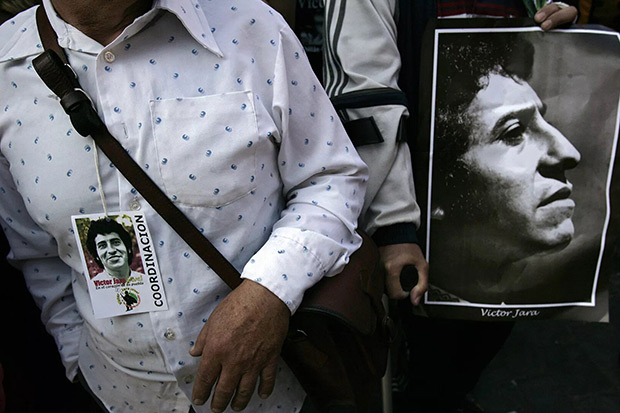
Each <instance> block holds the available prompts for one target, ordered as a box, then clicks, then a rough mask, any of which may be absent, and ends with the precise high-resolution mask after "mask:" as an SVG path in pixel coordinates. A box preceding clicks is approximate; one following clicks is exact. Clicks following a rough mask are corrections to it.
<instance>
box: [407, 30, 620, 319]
mask: <svg viewBox="0 0 620 413" xmlns="http://www.w3.org/2000/svg"><path fill="white" fill-rule="evenodd" d="M446 24H447V23H446ZM459 24H462V23H459ZM468 24H472V23H468ZM495 24H497V23H495ZM502 24H505V23H502ZM431 37H432V38H431ZM428 39H430V40H431V41H432V46H431V47H428V49H427V52H428V53H427V57H431V58H432V60H431V61H428V60H427V61H423V66H424V65H425V64H426V66H427V67H432V68H433V70H432V73H427V75H428V76H427V77H426V81H425V80H424V78H423V81H422V83H421V87H422V93H423V96H424V99H426V102H427V104H430V106H427V107H426V109H425V110H422V116H421V124H424V125H426V126H424V127H423V133H422V134H421V135H420V136H419V137H418V139H419V140H421V142H417V146H418V150H419V149H420V146H424V145H427V147H426V149H427V151H428V152H426V153H427V154H428V157H427V162H425V164H424V166H423V169H425V172H426V174H425V177H424V179H426V182H425V183H426V188H424V189H426V191H424V189H423V190H422V191H424V192H425V194H424V196H423V197H422V198H423V199H424V201H423V202H426V205H425V208H423V209H425V215H426V216H425V225H424V232H425V236H426V239H425V244H426V245H425V249H426V255H427V259H428V262H429V265H430V275H429V276H430V284H431V287H430V289H429V291H428V293H427V294H426V296H425V299H424V309H425V310H426V312H427V313H428V314H430V315H433V316H441V317H455V318H469V319H481V320H489V321H491V320H493V321H497V320H517V319H536V318H573V319H581V320H591V321H606V317H607V306H608V291H607V288H608V284H609V278H610V276H611V275H612V274H615V273H618V272H619V271H620V270H619V268H620V264H619V261H618V256H617V254H618V252H617V249H618V248H620V247H619V232H620V231H619V229H620V228H619V227H620V225H619V224H620V211H619V208H620V196H619V192H620V191H619V189H618V187H619V186H620V182H619V181H620V179H619V178H620V176H618V175H619V173H618V168H617V167H614V166H615V164H616V163H617V156H618V155H617V152H618V146H617V145H618V127H619V112H618V103H619V99H620V40H619V37H618V33H616V32H609V31H598V30H591V29H571V30H556V31H552V32H543V31H542V30H540V29H539V28H536V27H519V28H517V27H508V28H507V27H493V28H481V27H465V28H463V27H461V28H454V27H452V28H436V29H435V30H434V35H433V36H430V37H429V38H427V40H428ZM425 116H426V118H425ZM424 128H427V130H426V133H424ZM416 167H417V169H418V170H420V165H416ZM417 178H418V183H419V177H417ZM418 187H419V185H418ZM614 254H616V255H614Z"/></svg>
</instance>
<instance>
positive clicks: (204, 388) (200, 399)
mask: <svg viewBox="0 0 620 413" xmlns="http://www.w3.org/2000/svg"><path fill="white" fill-rule="evenodd" d="M203 360H204V358H203ZM220 371H221V366H219V365H215V366H210V365H207V363H205V362H204V361H201V362H200V367H199V368H198V372H197V373H196V381H195V382H194V388H193V390H192V400H193V403H194V404H196V405H198V406H200V405H203V404H205V402H206V401H207V399H208V398H209V395H210V394H211V389H212V388H213V386H214V385H215V383H216V382H217V377H218V376H219V374H220Z"/></svg>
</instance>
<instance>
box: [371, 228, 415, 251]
mask: <svg viewBox="0 0 620 413" xmlns="http://www.w3.org/2000/svg"><path fill="white" fill-rule="evenodd" d="M372 239H373V240H374V241H375V243H376V244H377V245H378V246H379V247H383V246H386V245H392V244H418V234H417V233H416V227H415V224H413V223H410V222H407V223H399V224H393V225H388V226H387V227H381V228H378V229H377V230H376V231H375V233H374V234H373V235H372Z"/></svg>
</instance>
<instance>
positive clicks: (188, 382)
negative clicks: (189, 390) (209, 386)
mask: <svg viewBox="0 0 620 413" xmlns="http://www.w3.org/2000/svg"><path fill="white" fill-rule="evenodd" d="M183 381H184V382H185V384H190V383H191V382H193V381H194V376H192V375H191V374H190V375H189V376H185V377H183Z"/></svg>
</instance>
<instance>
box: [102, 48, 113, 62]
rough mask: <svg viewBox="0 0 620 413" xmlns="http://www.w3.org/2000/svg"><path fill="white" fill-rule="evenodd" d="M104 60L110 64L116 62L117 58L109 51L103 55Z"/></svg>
mask: <svg viewBox="0 0 620 413" xmlns="http://www.w3.org/2000/svg"><path fill="white" fill-rule="evenodd" d="M103 58H104V59H105V61H106V62H108V63H112V62H113V61H115V60H116V56H114V53H112V52H110V51H107V52H105V53H104V54H103Z"/></svg>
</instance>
